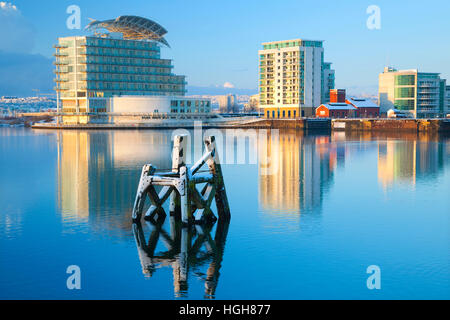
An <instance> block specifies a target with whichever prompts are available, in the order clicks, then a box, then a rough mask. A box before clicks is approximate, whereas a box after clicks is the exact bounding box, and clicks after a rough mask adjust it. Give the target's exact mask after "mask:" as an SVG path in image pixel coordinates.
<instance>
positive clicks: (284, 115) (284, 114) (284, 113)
mask: <svg viewBox="0 0 450 320" xmlns="http://www.w3.org/2000/svg"><path fill="white" fill-rule="evenodd" d="M285 117H286V111H285V110H283V118H285Z"/></svg>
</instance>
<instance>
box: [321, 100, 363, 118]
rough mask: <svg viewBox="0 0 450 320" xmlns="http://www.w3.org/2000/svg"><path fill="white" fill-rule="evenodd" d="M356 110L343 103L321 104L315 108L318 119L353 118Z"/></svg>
mask: <svg viewBox="0 0 450 320" xmlns="http://www.w3.org/2000/svg"><path fill="white" fill-rule="evenodd" d="M356 114H357V109H356V108H355V107H354V106H352V105H351V104H348V103H345V102H330V103H324V104H321V105H320V106H319V107H317V108H316V117H318V118H354V117H355V116H356Z"/></svg>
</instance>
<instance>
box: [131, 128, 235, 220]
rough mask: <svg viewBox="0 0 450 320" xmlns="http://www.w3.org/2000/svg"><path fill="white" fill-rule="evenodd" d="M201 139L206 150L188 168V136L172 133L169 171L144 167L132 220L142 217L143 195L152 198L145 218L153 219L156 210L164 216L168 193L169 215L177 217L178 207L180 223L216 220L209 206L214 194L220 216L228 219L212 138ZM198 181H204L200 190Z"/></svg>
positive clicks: (149, 165) (159, 214)
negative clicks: (157, 189) (204, 170)
mask: <svg viewBox="0 0 450 320" xmlns="http://www.w3.org/2000/svg"><path fill="white" fill-rule="evenodd" d="M204 143H205V147H206V152H205V153H204V154H203V156H202V157H201V158H200V159H199V160H198V161H197V162H196V163H195V164H194V165H193V166H192V167H191V168H188V167H187V166H186V163H185V162H186V161H185V159H186V145H187V136H176V137H175V140H174V149H173V154H172V170H171V171H170V172H157V169H156V168H155V167H153V166H152V165H151V164H147V165H145V166H144V167H143V169H142V173H141V179H140V181H139V186H138V191H137V194H136V200H135V203H134V206H133V214H132V217H133V220H134V221H138V220H140V219H141V215H142V211H143V209H144V203H145V198H146V196H148V197H149V199H150V201H151V206H150V208H149V209H148V210H147V212H146V214H145V218H146V219H153V217H154V216H155V215H156V214H157V215H158V218H159V217H160V216H165V213H164V209H163V204H164V202H165V201H166V200H167V199H168V198H169V197H170V199H171V200H170V212H171V215H172V216H174V217H175V219H179V218H178V217H177V215H176V214H175V213H176V212H177V211H178V209H177V208H178V207H180V211H181V222H182V223H183V225H187V224H190V223H192V222H196V223H211V222H214V221H216V220H217V218H216V217H215V216H214V214H213V212H212V210H211V203H212V201H213V199H214V198H215V200H216V206H217V211H218V215H219V218H220V219H223V220H229V219H230V208H229V205H228V198H227V194H226V190H225V182H224V179H223V174H222V169H221V166H220V161H219V156H218V154H217V150H216V143H215V138H214V137H213V136H211V137H207V138H206V139H205V141H204ZM205 164H207V165H208V172H199V171H200V169H201V168H202V167H203V165H205ZM197 184H205V185H204V187H203V188H202V190H201V191H200V192H199V191H198V190H197V188H196V185H197ZM156 186H162V189H161V190H160V191H159V193H158V192H156V189H155V187H156Z"/></svg>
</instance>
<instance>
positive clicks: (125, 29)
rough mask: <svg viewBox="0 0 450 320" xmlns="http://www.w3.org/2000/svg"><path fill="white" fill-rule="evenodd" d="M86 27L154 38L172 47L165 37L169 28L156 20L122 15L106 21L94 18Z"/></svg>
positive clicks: (137, 36)
mask: <svg viewBox="0 0 450 320" xmlns="http://www.w3.org/2000/svg"><path fill="white" fill-rule="evenodd" d="M86 29H87V30H91V31H97V30H98V29H106V30H108V31H109V32H118V33H122V35H123V38H124V39H130V40H154V41H157V42H160V43H162V44H164V45H166V46H168V47H169V48H170V46H169V43H168V42H167V41H166V39H164V35H165V34H166V33H167V30H166V29H164V28H163V27H162V26H161V25H159V24H158V23H156V22H155V21H152V20H149V19H146V18H142V17H138V16H120V17H118V18H116V19H111V20H104V21H98V20H93V21H92V22H91V23H89V24H88V25H87V26H86Z"/></svg>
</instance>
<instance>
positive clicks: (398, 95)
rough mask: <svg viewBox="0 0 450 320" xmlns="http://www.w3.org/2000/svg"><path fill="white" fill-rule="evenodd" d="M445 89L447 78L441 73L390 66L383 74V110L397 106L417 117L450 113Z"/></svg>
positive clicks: (430, 116)
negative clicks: (398, 68)
mask: <svg viewBox="0 0 450 320" xmlns="http://www.w3.org/2000/svg"><path fill="white" fill-rule="evenodd" d="M445 88H446V80H445V79H441V77H440V74H439V73H429V72H419V71H418V70H417V69H412V70H396V69H394V68H391V67H386V68H384V72H383V73H381V74H380V76H379V101H380V111H381V112H387V111H388V110H389V109H396V110H400V111H404V112H409V113H410V114H411V116H412V117H416V118H435V117H441V116H444V115H445V114H446V113H448V112H449V110H447V106H446V97H445Z"/></svg>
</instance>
